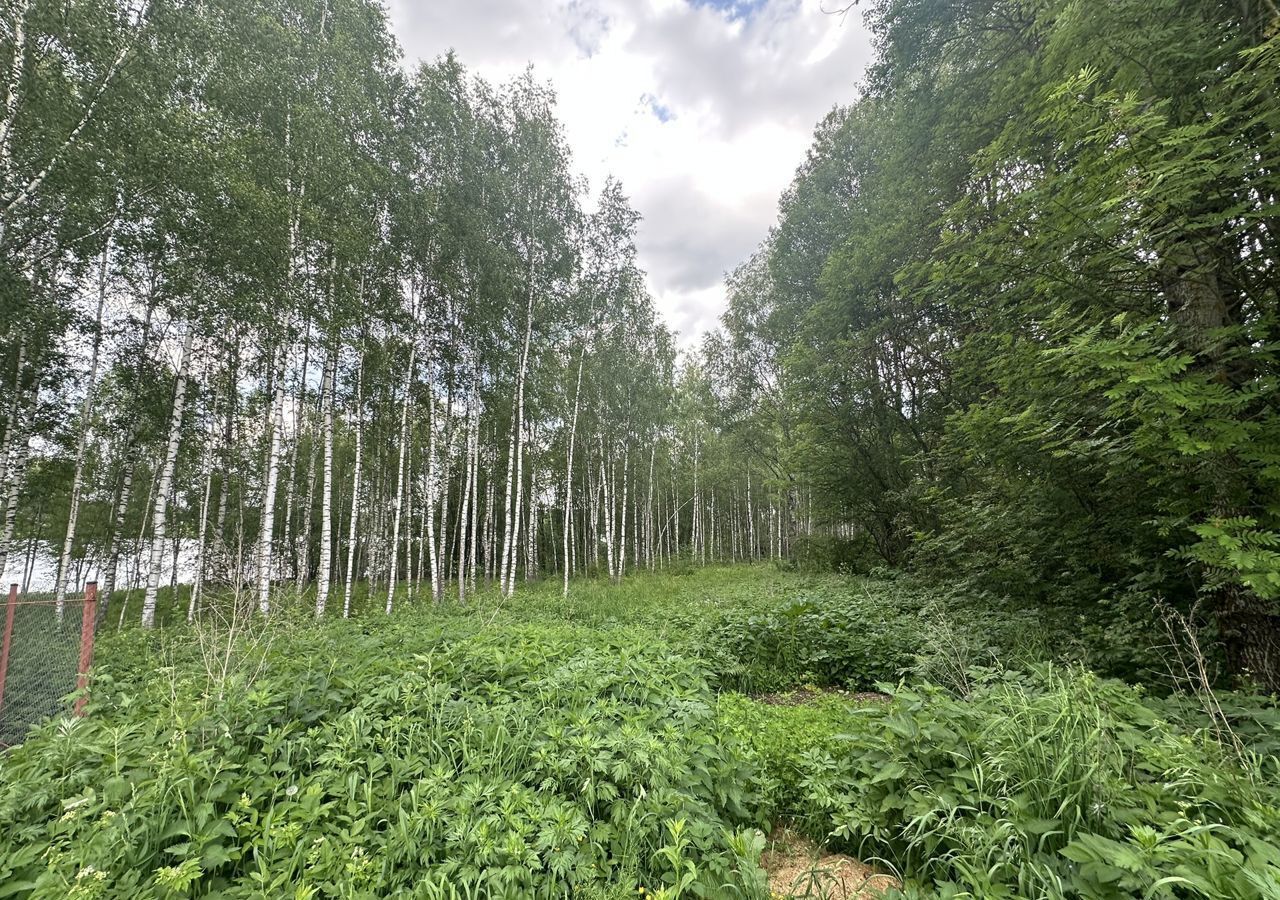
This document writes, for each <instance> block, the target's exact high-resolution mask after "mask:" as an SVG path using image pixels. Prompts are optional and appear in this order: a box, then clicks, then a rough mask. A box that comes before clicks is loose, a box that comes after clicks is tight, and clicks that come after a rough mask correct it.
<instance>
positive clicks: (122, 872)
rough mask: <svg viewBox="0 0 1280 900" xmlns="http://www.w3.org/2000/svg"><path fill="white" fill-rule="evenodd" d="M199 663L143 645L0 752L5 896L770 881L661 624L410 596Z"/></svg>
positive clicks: (704, 709) (702, 888)
mask: <svg viewBox="0 0 1280 900" xmlns="http://www.w3.org/2000/svg"><path fill="white" fill-rule="evenodd" d="M136 649H138V647H137V645H135V650H136ZM116 650H117V652H119V648H116ZM257 654H261V657H260V659H254V658H253V657H254V656H255V655H257ZM207 662H208V660H207V659H205V658H203V657H201V655H200V654H199V652H198V651H197V650H196V649H195V648H192V647H190V646H188V647H185V648H182V649H180V650H177V651H173V650H171V649H166V651H165V652H163V653H162V652H159V651H153V652H151V653H149V654H140V655H137V656H135V657H134V658H133V659H132V660H131V662H130V663H129V664H128V665H123V664H122V665H121V666H120V667H119V671H118V673H117V674H114V675H113V674H111V673H110V670H108V671H107V672H106V673H104V674H102V675H100V676H99V678H98V682H97V684H96V686H95V690H96V694H95V696H96V701H95V705H94V709H93V713H92V715H90V716H89V717H88V718H86V719H84V720H82V721H78V722H76V721H72V720H63V721H60V722H55V723H52V724H50V725H48V726H46V727H44V728H43V729H41V730H40V731H39V732H38V733H37V734H35V735H34V736H33V737H32V738H31V739H30V740H29V741H28V742H27V743H26V744H25V745H24V746H23V747H22V748H20V749H18V750H16V751H14V752H13V753H12V754H11V755H10V756H9V757H8V758H7V759H6V760H5V763H4V766H3V772H2V774H0V820H3V821H5V822H6V823H7V824H8V827H6V829H5V830H4V833H3V835H0V861H2V862H0V885H3V886H2V887H0V896H32V897H65V896H86V897H130V898H133V897H169V896H190V895H192V894H195V895H202V896H221V897H286V896H287V897H300V898H301V897H373V896H392V895H397V896H413V897H448V896H459V897H473V896H474V897H503V898H507V897H509V898H517V897H562V896H567V895H569V894H570V893H571V892H572V893H573V894H574V895H576V896H592V894H591V891H593V890H594V891H596V894H595V896H604V894H603V893H601V892H603V891H604V890H606V889H608V888H609V887H610V886H611V885H617V886H622V887H626V888H629V889H630V890H631V891H632V892H634V891H635V890H636V889H637V888H639V887H641V886H644V887H646V888H647V889H648V890H651V891H652V890H657V889H661V888H662V887H664V886H665V887H667V888H668V889H669V896H678V895H680V892H681V891H683V895H685V896H692V895H696V896H723V897H734V896H741V897H752V896H757V895H758V893H759V889H760V877H759V872H758V870H757V868H756V865H755V858H756V856H757V855H758V852H759V842H758V840H757V838H756V837H755V835H754V833H753V832H752V831H750V830H749V828H747V826H748V825H749V824H750V823H751V821H752V815H753V810H754V807H755V805H756V803H755V798H754V797H752V796H750V795H749V794H748V793H746V787H747V785H749V779H748V778H747V777H746V776H745V773H744V771H743V769H742V763H741V761H740V759H739V757H738V756H737V755H736V754H735V753H734V752H733V749H732V744H731V743H730V742H726V741H723V740H722V738H721V735H720V734H719V728H718V724H717V720H716V717H715V711H714V698H713V696H712V694H711V691H710V689H709V687H708V685H707V683H706V680H705V679H704V678H703V677H702V675H701V673H700V672H699V671H698V669H697V668H696V667H695V666H694V665H692V664H691V663H690V662H688V661H686V660H684V659H681V658H680V657H678V656H675V655H673V654H672V653H671V652H670V650H669V649H668V648H666V647H665V646H663V645H661V644H660V643H656V642H655V643H650V644H649V645H647V646H645V645H636V644H635V643H633V642H631V641H623V640H614V639H611V638H610V637H609V636H607V635H603V634H600V633H591V632H586V631H584V630H582V629H580V628H577V627H574V626H557V627H553V626H545V625H525V626H518V627H517V626H509V625H492V626H489V627H486V628H484V629H483V630H481V629H479V628H478V627H476V623H470V625H468V624H466V623H445V624H435V625H433V624H430V623H427V622H424V621H422V619H421V617H415V616H405V617H403V618H401V619H398V620H394V621H393V622H392V623H391V624H389V625H388V624H385V623H380V626H379V627H378V628H377V629H362V628H361V627H360V626H359V624H358V623H348V624H345V625H339V626H330V627H323V628H313V629H300V630H297V631H295V632H293V633H292V634H290V635H289V640H288V642H287V645H281V644H276V645H275V646H272V647H269V648H262V647H261V646H260V647H259V648H258V649H257V650H251V651H246V656H245V658H239V659H235V660H233V661H232V666H233V669H234V672H233V674H232V675H231V677H229V678H227V679H225V680H220V679H219V677H218V675H217V673H211V672H210V669H209V667H208V666H207V665H206V663H207ZM259 663H261V664H262V665H263V666H264V668H263V669H262V670H261V671H260V672H258V673H257V674H256V675H254V671H255V669H256V667H257V666H258V664H259ZM251 675H252V676H253V677H252V680H250V676H251ZM693 860H696V868H694V867H693V866H692V861H693Z"/></svg>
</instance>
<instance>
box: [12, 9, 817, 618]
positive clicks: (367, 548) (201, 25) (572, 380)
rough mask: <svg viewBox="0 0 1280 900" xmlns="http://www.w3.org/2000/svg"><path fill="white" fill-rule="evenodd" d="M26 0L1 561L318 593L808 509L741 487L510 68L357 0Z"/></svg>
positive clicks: (439, 583)
mask: <svg viewBox="0 0 1280 900" xmlns="http://www.w3.org/2000/svg"><path fill="white" fill-rule="evenodd" d="M45 3H46V0H30V2H24V3H18V4H11V5H10V7H9V8H8V9H7V11H6V15H7V16H9V17H10V18H9V21H7V22H6V23H5V24H6V27H7V28H8V31H7V33H8V34H9V35H10V36H11V37H12V40H13V41H14V42H16V43H11V44H10V45H8V46H7V47H6V49H4V50H3V51H0V73H2V75H3V79H4V83H3V85H2V86H0V178H2V179H3V180H0V193H2V195H3V198H4V202H3V204H0V227H2V228H3V231H0V279H2V280H3V283H2V284H0V288H3V290H4V295H5V297H6V298H7V299H9V300H11V302H6V303H5V304H4V305H3V306H2V307H0V566H3V564H4V563H5V562H6V561H9V560H12V561H13V563H14V564H13V565H10V566H8V568H9V569H10V570H13V569H14V568H15V566H16V565H17V563H18V562H19V561H22V562H24V565H25V557H29V556H30V555H31V553H30V552H29V551H30V549H31V548H37V547H44V548H46V552H47V553H48V554H49V555H50V556H51V557H52V558H53V559H54V560H55V562H56V579H55V582H56V583H55V591H56V593H57V595H58V596H59V597H62V596H64V595H73V594H75V593H76V592H77V591H80V590H82V589H83V582H84V581H85V580H86V579H89V578H96V579H97V580H99V581H100V582H101V586H102V592H101V594H102V597H103V599H104V603H111V604H113V605H115V604H119V605H120V607H119V612H118V616H117V617H115V618H116V619H118V621H119V622H121V623H123V622H141V623H142V624H143V625H146V626H152V625H155V624H159V623H161V622H167V621H170V619H173V620H175V621H180V620H183V619H187V618H192V619H194V618H198V617H200V616H202V615H206V614H220V610H221V607H220V604H223V605H225V603H227V602H240V601H239V600H234V601H233V600H232V599H228V598H241V599H243V600H247V602H248V603H250V604H251V605H252V606H253V607H254V608H255V609H256V610H257V611H258V612H259V613H260V614H264V615H266V614H271V613H272V612H273V610H275V609H276V608H277V607H278V606H279V605H280V604H285V605H290V604H295V603H297V604H305V605H306V606H307V607H308V608H310V609H312V610H313V611H314V614H315V615H317V616H327V615H335V614H340V615H343V616H349V615H354V614H357V613H369V612H372V611H373V609H374V608H376V609H378V610H380V611H382V612H383V613H394V612H395V610H396V609H397V608H398V607H399V606H400V605H401V604H404V603H409V602H445V601H446V600H456V601H457V602H466V601H467V599H468V597H469V595H471V594H472V593H474V592H477V591H484V590H486V589H492V590H495V591H497V592H498V593H500V594H502V595H505V596H511V595H512V594H513V593H515V592H516V591H517V590H518V588H519V585H520V584H522V583H524V582H526V581H528V580H530V579H533V580H538V579H542V578H547V577H550V578H554V579H555V580H556V581H557V582H558V583H559V584H560V586H561V590H562V592H563V593H565V594H566V595H568V594H570V593H572V584H573V579H574V577H575V576H591V575H595V574H599V575H603V576H607V577H610V578H614V579H620V578H623V577H625V576H626V575H627V573H628V572H631V571H634V570H636V569H638V568H646V569H654V568H659V567H664V566H673V565H686V564H688V563H689V562H690V561H692V560H695V559H696V561H697V562H699V563H702V562H707V563H711V562H716V561H732V560H743V559H761V558H765V557H768V556H769V555H770V552H771V547H772V546H773V544H772V543H771V542H772V541H773V540H774V535H775V534H776V532H777V530H778V529H779V528H781V529H784V530H785V529H795V528H796V527H797V523H799V522H802V521H807V520H806V519H805V518H803V517H802V516H799V515H796V516H787V517H784V518H782V519H779V520H778V522H777V523H774V522H773V521H772V520H771V519H770V518H769V516H770V511H771V510H773V509H788V510H790V509H793V508H794V505H795V503H796V502H797V497H795V496H787V491H788V490H789V488H788V487H787V486H786V485H785V484H784V483H783V482H782V481H781V480H770V479H769V478H767V477H762V476H760V475H759V473H758V472H757V473H756V474H755V475H753V474H751V473H752V472H753V471H754V470H753V469H751V468H750V467H748V466H744V465H743V464H742V461H743V460H744V459H745V458H746V456H747V454H749V453H750V452H751V448H750V447H749V445H748V444H747V443H745V442H744V441H743V440H742V439H741V438H740V436H739V435H738V434H737V433H736V432H735V431H734V429H733V428H732V427H731V426H732V423H731V422H729V421H727V420H725V419H723V417H722V416H721V415H720V412H719V409H720V400H719V398H717V396H716V395H715V392H714V391H713V390H712V389H711V387H710V382H709V381H708V378H707V376H706V374H705V366H704V361H703V356H704V352H703V351H702V350H700V349H698V348H689V349H688V350H687V351H686V352H685V353H684V354H683V355H682V354H680V353H678V352H677V350H676V338H675V336H674V335H673V334H672V333H671V332H669V331H668V329H667V328H666V327H665V326H664V325H663V324H662V323H661V321H660V319H659V317H658V315H657V313H656V312H655V309H654V304H653V300H652V298H651V297H650V296H649V294H648V293H647V290H646V286H645V279H644V276H643V273H642V272H641V271H640V269H639V267H638V264H637V262H636V250H635V235H636V231H637V228H638V226H639V216H638V214H637V213H636V212H635V211H634V209H632V207H631V205H630V203H629V201H628V199H627V197H626V194H625V191H624V189H623V186H622V185H621V184H620V183H619V182H618V181H616V180H614V179H609V180H607V181H606V182H605V183H604V184H603V185H599V186H598V187H595V188H593V187H592V186H590V185H586V184H584V182H583V181H582V180H581V179H580V178H579V177H578V176H576V175H575V173H574V167H573V160H572V158H571V156H570V153H569V150H568V148H567V146H566V143H565V139H564V136H563V133H562V130H561V127H560V125H559V123H558V121H557V120H556V115H555V101H554V97H553V95H552V93H551V91H550V90H549V89H548V88H547V86H546V85H544V84H542V83H541V82H540V81H539V80H538V78H537V77H536V73H533V72H526V73H524V74H522V75H521V76H519V77H517V78H515V79H513V80H512V81H510V82H509V83H506V84H501V85H493V84H489V83H486V82H484V81H482V80H480V79H478V78H476V77H474V76H473V75H472V74H470V73H469V72H468V71H467V70H466V69H465V68H464V67H463V66H462V64H461V63H460V62H459V61H458V60H457V59H456V58H455V57H453V56H446V57H444V58H442V59H440V60H437V61H436V62H434V63H431V64H429V65H424V66H421V67H420V68H419V69H418V70H417V71H415V72H414V73H412V75H410V76H407V77H406V76H405V75H403V73H402V72H401V69H400V68H399V57H398V55H397V53H398V51H397V50H396V48H395V45H394V43H393V42H392V41H391V39H390V37H389V34H388V31H387V25H386V21H385V15H384V13H383V11H382V9H381V8H380V7H379V6H378V5H377V4H376V3H374V2H373V0H282V2H281V3H280V4H278V5H276V6H274V7H272V10H271V11H270V12H266V13H263V14H262V15H258V14H257V13H255V12H254V11H253V10H252V9H251V8H249V6H248V5H244V4H233V3H229V2H228V3H218V4H214V5H213V6H211V7H206V6H202V5H198V4H195V5H193V4H185V3H179V2H176V0H172V2H159V0H155V2H151V3H147V4H140V3H136V2H135V3H125V2H123V0H121V2H119V4H118V5H116V6H112V4H111V3H107V4H103V5H101V6H100V8H96V9H95V11H94V13H93V14H92V15H86V16H85V17H83V18H81V19H76V20H74V21H68V22H61V21H60V20H56V18H50V17H48V16H45V15H44V14H43V13H42V12H40V11H41V10H43V8H44V5H45ZM37 13H40V14H37ZM50 29H54V30H53V31H51V30H50ZM58 29H61V30H58ZM55 32H56V33H55ZM14 47H17V48H18V49H17V52H15V50H14ZM37 47H39V48H45V50H44V51H42V52H50V53H63V54H67V58H71V56H74V57H75V58H76V59H77V60H78V61H79V65H77V66H63V67H42V68H40V69H38V70H35V71H29V70H28V69H27V68H26V67H27V66H28V65H29V60H30V58H31V53H32V52H33V48H37ZM125 60H127V64H126V62H124V61H125ZM32 79H35V80H34V81H33V80H32ZM28 89H30V91H31V93H30V95H28V94H27V93H26V92H27V91H28ZM37 103H45V104H47V106H46V107H45V108H43V109H39V110H37V109H35V108H33V106H32V105H33V104H37ZM41 122H59V123H63V128H62V130H60V131H57V133H56V134H55V133H52V132H51V131H50V129H48V128H42V127H40V125H39V123H41ZM139 131H145V132H146V133H148V134H150V135H153V137H154V140H153V141H152V142H149V143H146V144H139V143H138V142H137V141H135V140H133V139H132V134H133V133H135V132H139ZM179 146H180V147H182V148H183V150H182V152H181V153H176V152H161V150H160V149H159V148H161V147H179ZM54 161H56V163H57V164H56V165H51V163H52V162H54ZM90 171H92V172H93V173H96V174H94V175H93V176H92V177H89V176H87V175H86V174H85V173H86V172H90ZM712 510H714V513H712V512H711V511H712ZM789 540H791V538H790V537H788V538H787V539H785V540H783V542H782V544H781V546H786V541H789ZM20 558H22V559H20ZM193 567H194V569H195V571H192V568H193ZM337 590H340V591H341V604H340V605H339V604H337V603H336V602H330V598H331V597H333V596H334V591H337ZM374 597H376V598H377V600H376V601H374V602H373V603H372V604H371V603H370V602H369V599H370V598H374ZM339 606H340V610H341V611H340V613H339V612H338V609H339Z"/></svg>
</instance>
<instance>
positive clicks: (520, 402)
mask: <svg viewBox="0 0 1280 900" xmlns="http://www.w3.org/2000/svg"><path fill="white" fill-rule="evenodd" d="M528 277H529V284H528V291H527V293H528V300H527V302H526V304H525V324H524V345H523V347H522V348H521V350H520V372H519V374H518V375H517V376H516V403H515V421H514V422H513V424H512V428H511V435H512V440H513V441H514V444H515V446H514V452H515V473H514V477H515V506H514V509H513V508H512V503H511V485H512V474H513V473H512V471H511V467H510V465H508V467H507V510H506V518H507V533H506V535H505V538H504V542H503V544H504V546H503V551H502V570H503V579H504V580H503V586H502V593H503V595H504V596H507V597H510V596H511V595H512V594H513V593H514V592H515V586H516V566H515V562H516V559H515V556H516V547H517V546H518V544H517V541H518V540H519V530H520V512H521V508H522V499H523V497H524V381H525V377H526V374H527V372H528V368H529V342H530V340H531V338H532V337H533V261H532V256H530V262H529V276H528ZM509 458H510V454H508V459H509Z"/></svg>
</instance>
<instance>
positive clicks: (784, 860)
mask: <svg viewBox="0 0 1280 900" xmlns="http://www.w3.org/2000/svg"><path fill="white" fill-rule="evenodd" d="M760 865H761V866H763V867H764V870H765V872H767V873H768V875H769V895H770V896H771V897H774V898H776V900H783V898H788V900H792V898H794V900H802V898H803V900H879V898H881V897H883V896H884V893H885V891H888V890H890V889H895V888H900V887H902V883H901V882H900V881H898V879H896V878H894V877H893V876H892V875H886V874H885V873H883V872H878V871H876V870H875V869H873V868H872V867H871V866H868V865H866V864H865V863H862V862H859V861H858V860H856V859H854V858H853V857H852V856H845V855H844V854H843V853H827V852H826V851H824V850H823V849H822V848H820V847H819V846H818V845H816V844H814V843H813V842H812V841H809V840H806V839H804V838H802V837H800V836H799V835H798V834H796V833H794V832H792V831H790V830H788V829H785V828H783V829H779V830H777V831H775V832H774V833H773V834H772V835H770V838H769V848H768V849H767V850H765V852H764V854H763V855H762V856H761V857H760Z"/></svg>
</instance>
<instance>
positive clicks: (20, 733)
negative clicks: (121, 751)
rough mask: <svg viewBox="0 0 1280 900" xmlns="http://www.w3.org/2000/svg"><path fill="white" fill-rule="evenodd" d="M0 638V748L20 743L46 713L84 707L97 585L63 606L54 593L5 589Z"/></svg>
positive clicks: (70, 599)
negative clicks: (76, 695)
mask: <svg viewBox="0 0 1280 900" xmlns="http://www.w3.org/2000/svg"><path fill="white" fill-rule="evenodd" d="M3 602H4V610H3V615H4V619H3V628H4V631H3V641H2V642H0V747H8V746H12V745H14V744H18V743H21V742H22V740H23V738H24V737H25V736H26V733H27V731H28V729H30V727H31V726H32V725H34V724H36V723H37V722H40V721H42V720H44V719H47V718H49V717H50V716H58V715H66V714H67V713H71V712H74V713H75V714H76V715H80V714H82V713H83V711H84V702H85V697H84V695H83V691H82V690H81V691H80V692H79V695H78V697H77V699H75V700H74V701H72V700H70V699H68V698H69V695H70V694H72V693H73V692H76V691H77V689H82V688H84V686H85V675H86V673H87V672H88V671H89V666H90V664H91V663H92V662H93V639H94V634H95V632H96V630H97V620H98V615H97V613H98V598H97V585H96V584H93V583H92V582H91V583H90V584H88V585H87V586H86V587H85V592H84V595H83V596H68V597H67V598H66V599H65V601H64V602H63V603H62V604H59V603H58V602H57V599H56V598H55V597H54V595H53V594H22V593H20V592H19V591H18V586H17V585H16V584H15V585H11V586H10V587H9V591H8V596H7V598H6V599H5V600H4V601H3Z"/></svg>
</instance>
